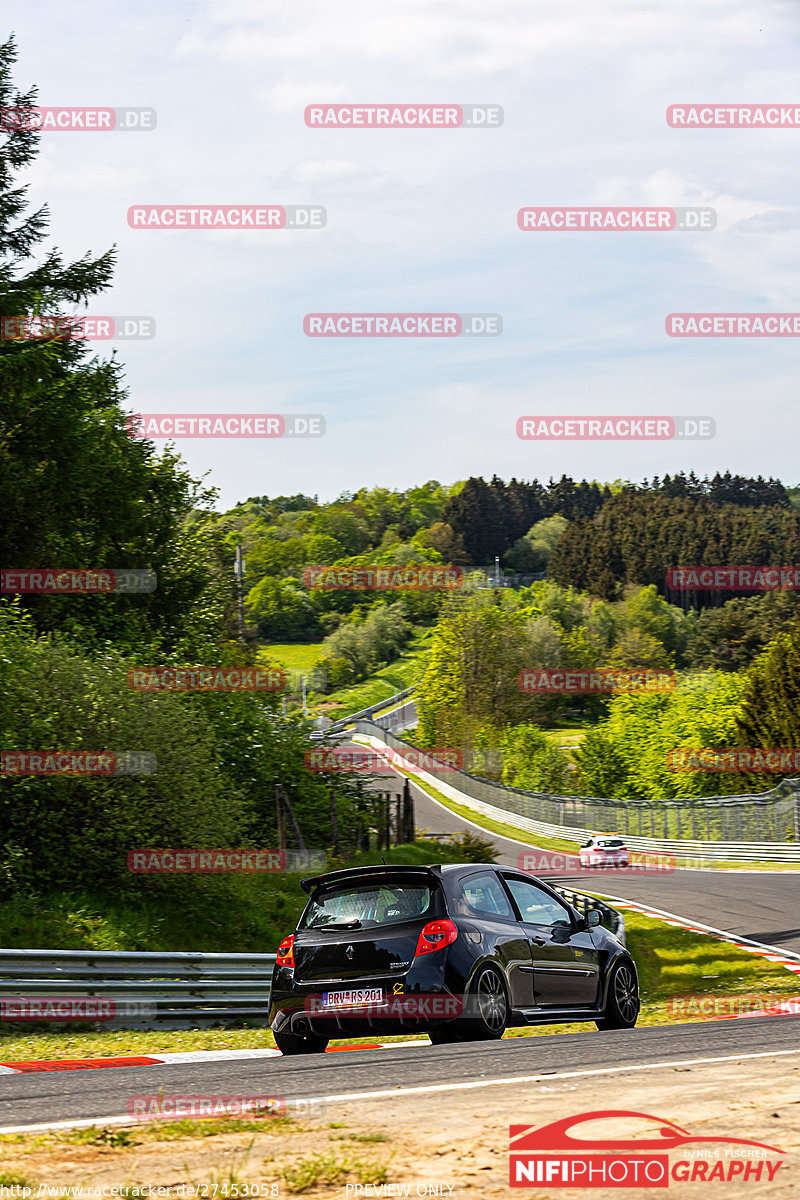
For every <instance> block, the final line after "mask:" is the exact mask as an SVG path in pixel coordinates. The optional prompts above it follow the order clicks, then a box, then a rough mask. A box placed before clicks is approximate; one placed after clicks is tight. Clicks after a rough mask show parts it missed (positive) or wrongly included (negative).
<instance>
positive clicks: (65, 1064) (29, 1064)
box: [0, 1050, 281, 1075]
mask: <svg viewBox="0 0 800 1200" xmlns="http://www.w3.org/2000/svg"><path fill="white" fill-rule="evenodd" d="M280 1057H281V1052H280V1050H188V1051H185V1052H177V1051H176V1052H175V1053H174V1054H158V1055H155V1054H128V1055H119V1056H118V1057H114V1058H55V1059H52V1060H50V1061H47V1060H45V1059H31V1060H30V1061H25V1062H4V1063H0V1075H32V1074H38V1073H39V1072H42V1071H96V1070H99V1069H101V1068H103V1067H159V1066H161V1065H162V1064H169V1065H170V1066H174V1065H178V1064H180V1063H207V1062H229V1061H230V1060H231V1059H236V1058H280Z"/></svg>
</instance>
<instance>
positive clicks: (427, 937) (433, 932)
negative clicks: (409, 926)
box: [414, 921, 458, 958]
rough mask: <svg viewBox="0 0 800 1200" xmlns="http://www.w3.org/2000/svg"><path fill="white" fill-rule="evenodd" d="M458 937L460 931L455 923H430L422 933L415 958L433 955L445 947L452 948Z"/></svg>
mask: <svg viewBox="0 0 800 1200" xmlns="http://www.w3.org/2000/svg"><path fill="white" fill-rule="evenodd" d="M457 937H458V929H457V928H456V924H455V921H428V924H427V925H426V926H425V928H424V929H422V930H421V931H420V935H419V939H418V940H417V948H416V950H415V951H414V957H415V958H416V957H417V956H418V955H420V954H431V953H432V951H434V950H443V949H444V947H445V946H451V945H452V944H453V942H454V941H455V940H456V938H457Z"/></svg>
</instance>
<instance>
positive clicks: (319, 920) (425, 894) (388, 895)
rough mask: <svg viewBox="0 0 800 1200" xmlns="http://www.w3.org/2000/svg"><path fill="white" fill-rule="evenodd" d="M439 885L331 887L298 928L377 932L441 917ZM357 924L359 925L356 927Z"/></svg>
mask: <svg viewBox="0 0 800 1200" xmlns="http://www.w3.org/2000/svg"><path fill="white" fill-rule="evenodd" d="M439 897H440V892H439V888H438V886H436V885H434V884H429V883H421V882H420V881H419V880H413V881H407V882H403V881H401V882H397V883H395V882H391V883H389V882H385V883H384V882H377V881H376V880H372V881H370V882H364V883H357V884H352V883H351V884H348V885H346V886H342V887H338V888H327V889H325V890H323V891H321V892H318V893H317V895H315V896H312V898H311V900H310V901H309V903H308V906H307V908H306V911H305V912H304V913H303V916H302V917H301V919H300V924H299V926H298V929H322V928H324V927H325V926H329V927H331V928H336V926H348V927H350V928H352V929H357V928H361V929H374V928H375V926H376V925H398V924H400V923H401V922H403V921H416V920H429V919H432V918H433V917H437V916H440V915H441V910H440V906H439ZM356 922H357V923H358V924H356Z"/></svg>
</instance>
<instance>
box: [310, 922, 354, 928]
mask: <svg viewBox="0 0 800 1200" xmlns="http://www.w3.org/2000/svg"><path fill="white" fill-rule="evenodd" d="M316 928H317V929H360V928H361V922H360V921H330V922H329V923H328V924H327V925H317V926H316Z"/></svg>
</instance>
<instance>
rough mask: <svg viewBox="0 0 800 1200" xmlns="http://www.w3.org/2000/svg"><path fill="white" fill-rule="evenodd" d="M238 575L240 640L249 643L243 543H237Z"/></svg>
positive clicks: (237, 612) (234, 567) (236, 561)
mask: <svg viewBox="0 0 800 1200" xmlns="http://www.w3.org/2000/svg"><path fill="white" fill-rule="evenodd" d="M233 570H234V574H235V575H236V615H237V619H238V623H239V641H240V642H241V643H242V645H243V646H246V645H247V642H246V640H245V636H244V571H245V562H244V558H243V556H242V543H241V542H237V543H236V559H235V561H234V566H233Z"/></svg>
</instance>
